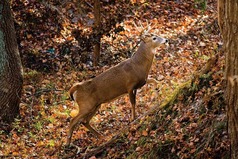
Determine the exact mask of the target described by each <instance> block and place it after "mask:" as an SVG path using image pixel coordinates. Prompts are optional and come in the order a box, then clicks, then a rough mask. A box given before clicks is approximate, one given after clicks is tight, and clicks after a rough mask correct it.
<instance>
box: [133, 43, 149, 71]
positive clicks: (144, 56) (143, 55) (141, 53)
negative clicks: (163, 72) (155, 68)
mask: <svg viewBox="0 0 238 159" xmlns="http://www.w3.org/2000/svg"><path fill="white" fill-rule="evenodd" d="M153 51H154V49H152V48H150V47H148V46H147V45H146V44H145V43H144V42H141V44H140V46H139V48H138V50H137V51H136V52H135V54H134V55H133V56H132V57H131V60H132V61H133V62H134V63H137V64H138V65H139V66H142V67H143V68H144V69H145V71H146V72H147V73H149V70H150V67H151V65H152V62H153V59H154V53H153Z"/></svg>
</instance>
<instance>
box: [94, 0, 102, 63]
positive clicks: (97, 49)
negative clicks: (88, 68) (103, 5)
mask: <svg viewBox="0 0 238 159" xmlns="http://www.w3.org/2000/svg"><path fill="white" fill-rule="evenodd" d="M94 18H95V24H94V33H96V37H95V40H96V44H95V46H94V52H93V65H94V66H97V65H98V62H99V57H100V43H101V34H100V31H99V30H100V27H101V20H100V0H94Z"/></svg>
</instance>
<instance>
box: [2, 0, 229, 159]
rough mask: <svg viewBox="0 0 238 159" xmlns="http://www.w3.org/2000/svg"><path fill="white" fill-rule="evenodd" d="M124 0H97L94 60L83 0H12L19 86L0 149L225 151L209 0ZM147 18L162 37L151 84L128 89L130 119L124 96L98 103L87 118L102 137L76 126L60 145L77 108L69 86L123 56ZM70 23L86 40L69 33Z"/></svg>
mask: <svg viewBox="0 0 238 159" xmlns="http://www.w3.org/2000/svg"><path fill="white" fill-rule="evenodd" d="M129 2H130V3H126V2H125V1H120V2H116V3H114V4H113V3H110V1H103V2H102V17H103V20H102V21H103V23H104V24H108V23H107V22H108V21H112V20H113V19H114V20H115V21H116V24H115V27H116V29H113V28H111V29H110V31H109V32H108V33H107V36H103V38H102V42H101V46H102V48H101V57H100V63H99V66H98V67H96V68H95V67H93V66H92V47H91V43H90V38H92V37H90V36H89V34H88V32H92V24H93V21H94V20H93V15H92V14H93V7H92V6H93V5H92V4H93V3H92V1H90V0H89V1H87V2H86V1H78V3H76V2H75V1H67V2H59V1H57V0H52V1H49V2H47V3H46V2H45V1H41V0H33V1H31V2H29V1H25V0H19V1H17V0H13V1H12V4H11V6H12V10H13V14H14V18H15V27H16V32H17V37H18V43H19V50H20V53H21V57H22V62H23V66H24V88H23V96H22V102H21V105H20V113H21V117H19V118H18V119H16V120H15V122H14V123H13V125H12V126H11V127H10V128H9V126H7V125H6V126H5V127H3V129H1V130H0V157H9V158H14V157H15V158H35V157H37V158H90V159H95V158H156V157H157V158H161V159H162V158H164V159H168V158H178V159H181V158H183V159H184V158H214V159H215V158H216V159H217V158H229V155H228V154H229V138H228V135H227V128H226V127H227V125H226V115H225V104H224V98H223V94H224V91H223V69H224V55H223V52H222V51H221V46H222V41H221V36H220V33H219V27H218V22H217V9H216V1H215V0H208V1H206V3H203V1H197V0H194V1H193V0H192V1H190V0H184V1H175V0H174V1H172V0H166V1H162V0H158V1H150V2H145V1H143V0H140V2H137V3H135V2H134V1H133V0H131V1H129ZM78 6H80V7H78ZM148 25H150V26H153V27H152V29H151V31H150V32H152V33H155V34H158V35H161V36H163V37H165V38H167V39H169V45H168V46H163V47H160V48H158V49H157V51H156V52H157V53H158V54H156V56H155V60H154V62H153V65H152V68H151V72H150V76H151V77H153V78H155V79H157V80H158V81H159V83H158V85H152V84H148V85H145V86H144V87H142V88H141V89H140V90H139V91H138V93H137V105H136V115H137V117H138V120H136V121H134V122H133V123H131V122H130V115H131V113H130V110H131V106H130V102H129V98H128V96H127V95H125V96H123V97H121V98H119V99H117V100H114V101H112V102H110V103H106V104H103V105H102V106H101V108H100V109H99V111H98V112H97V114H96V115H95V116H94V118H93V119H92V121H91V125H92V126H93V127H95V128H96V129H97V130H98V131H99V132H101V133H102V134H103V135H104V137H103V138H102V139H97V138H96V137H95V136H94V135H92V134H91V133H90V132H89V131H88V130H87V129H86V128H85V127H84V126H82V125H79V126H78V128H77V129H76V130H75V131H74V134H73V138H72V142H73V144H74V145H77V147H72V148H69V149H66V148H65V147H64V144H65V143H66V133H67V130H68V126H69V121H70V119H71V117H70V112H71V111H72V110H73V109H75V108H76V106H75V105H74V103H73V102H72V101H71V100H70V99H69V95H68V90H69V88H70V87H71V86H72V85H73V84H74V83H75V82H78V81H82V80H87V79H90V78H92V77H94V76H96V75H98V74H100V73H101V72H103V71H105V70H107V69H108V68H110V67H112V66H114V65H116V64H117V63H119V62H121V61H123V60H125V59H127V58H129V57H130V56H131V55H132V53H133V52H135V51H136V49H137V45H138V42H139V40H140V39H139V38H140V34H141V32H142V30H143V28H146V27H148ZM103 27H110V25H106V26H103ZM121 28H123V29H121ZM75 29H81V30H82V32H83V35H84V36H85V40H89V42H88V43H83V42H82V43H80V39H77V38H76V39H75V38H74V37H76V36H77V34H76V35H75V34H74V35H73V34H72V32H74V31H75ZM117 29H121V30H119V31H118V30H117ZM89 37H90V38H89ZM84 47H85V48H87V49H86V50H85V48H84ZM214 57H215V58H216V60H215V64H214V63H213V64H212V65H211V66H209V67H208V69H209V70H208V71H207V72H206V73H204V74H203V75H201V76H199V78H197V80H195V81H193V82H192V85H189V87H188V88H187V89H186V91H187V92H189V93H184V94H183V93H179V94H178V95H177V96H176V100H175V99H173V97H174V96H173V95H174V94H176V93H177V91H180V90H183V91H184V89H183V87H182V86H183V85H184V84H187V83H188V81H190V80H191V79H193V78H194V77H195V76H196V75H197V73H198V72H199V71H200V70H201V69H202V68H203V67H204V66H206V65H207V64H209V59H210V58H214ZM191 90H192V91H191ZM174 98H175V97H174ZM170 100H171V101H172V102H171V103H170V104H169V105H167V106H166V107H163V108H162V107H160V105H163V103H165V102H168V101H170ZM152 109H153V111H152V113H149V114H148V113H147V114H146V112H147V111H151V110H152ZM115 136H116V139H115ZM113 139H115V140H113ZM105 143H106V144H105ZM103 144H105V145H103ZM94 148H98V150H97V151H92V150H95V149H94Z"/></svg>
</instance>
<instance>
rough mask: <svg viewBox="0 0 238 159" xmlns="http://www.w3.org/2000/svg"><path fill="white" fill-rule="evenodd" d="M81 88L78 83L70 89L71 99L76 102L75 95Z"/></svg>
mask: <svg viewBox="0 0 238 159" xmlns="http://www.w3.org/2000/svg"><path fill="white" fill-rule="evenodd" d="M79 87H80V84H79V83H77V84H75V85H73V86H72V87H71V88H70V89H69V95H70V97H71V99H72V100H75V99H74V93H75V92H76V91H77V90H78V89H79Z"/></svg>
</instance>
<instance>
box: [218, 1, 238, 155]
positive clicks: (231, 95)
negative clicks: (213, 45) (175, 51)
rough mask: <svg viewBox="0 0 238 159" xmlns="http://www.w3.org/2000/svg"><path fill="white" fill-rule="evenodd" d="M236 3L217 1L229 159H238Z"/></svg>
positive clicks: (237, 5)
mask: <svg viewBox="0 0 238 159" xmlns="http://www.w3.org/2000/svg"><path fill="white" fill-rule="evenodd" d="M237 13H238V1H234V0H226V1H224V0H218V14H219V16H218V21H219V27H220V30H221V33H222V37H223V43H224V44H223V46H224V51H225V54H226V58H225V59H226V62H225V63H226V64H225V79H226V102H227V117H228V133H229V136H230V140H231V159H237V158H238V17H237Z"/></svg>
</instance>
